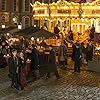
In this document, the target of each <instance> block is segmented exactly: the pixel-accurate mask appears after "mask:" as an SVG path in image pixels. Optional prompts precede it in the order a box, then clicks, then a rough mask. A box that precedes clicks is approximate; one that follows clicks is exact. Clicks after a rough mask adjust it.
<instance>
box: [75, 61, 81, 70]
mask: <svg viewBox="0 0 100 100" xmlns="http://www.w3.org/2000/svg"><path fill="white" fill-rule="evenodd" d="M80 66H81V62H80V61H75V65H74V72H80Z"/></svg>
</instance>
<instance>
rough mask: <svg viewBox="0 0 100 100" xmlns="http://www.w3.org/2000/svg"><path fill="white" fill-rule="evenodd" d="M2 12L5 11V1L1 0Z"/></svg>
mask: <svg viewBox="0 0 100 100" xmlns="http://www.w3.org/2000/svg"><path fill="white" fill-rule="evenodd" d="M2 10H6V0H2Z"/></svg>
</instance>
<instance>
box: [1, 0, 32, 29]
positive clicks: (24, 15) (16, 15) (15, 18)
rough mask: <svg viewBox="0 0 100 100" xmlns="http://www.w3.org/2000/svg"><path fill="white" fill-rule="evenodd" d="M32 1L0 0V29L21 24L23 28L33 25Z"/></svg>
mask: <svg viewBox="0 0 100 100" xmlns="http://www.w3.org/2000/svg"><path fill="white" fill-rule="evenodd" d="M31 2H33V1H32V0H0V27H1V25H2V24H5V25H6V26H12V25H18V24H19V23H21V24H22V27H23V28H27V27H29V26H32V25H33V12H32V7H31V6H30V3H31Z"/></svg>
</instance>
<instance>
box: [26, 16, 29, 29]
mask: <svg viewBox="0 0 100 100" xmlns="http://www.w3.org/2000/svg"><path fill="white" fill-rule="evenodd" d="M29 26H30V18H29V17H26V18H25V28H27V27H29Z"/></svg>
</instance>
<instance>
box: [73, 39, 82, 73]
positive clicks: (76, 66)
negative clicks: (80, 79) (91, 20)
mask: <svg viewBox="0 0 100 100" xmlns="http://www.w3.org/2000/svg"><path fill="white" fill-rule="evenodd" d="M74 50H75V51H74V54H75V55H74V61H75V64H74V72H78V73H80V66H81V58H82V52H81V48H80V44H79V41H77V42H76V43H75V48H74Z"/></svg>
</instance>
